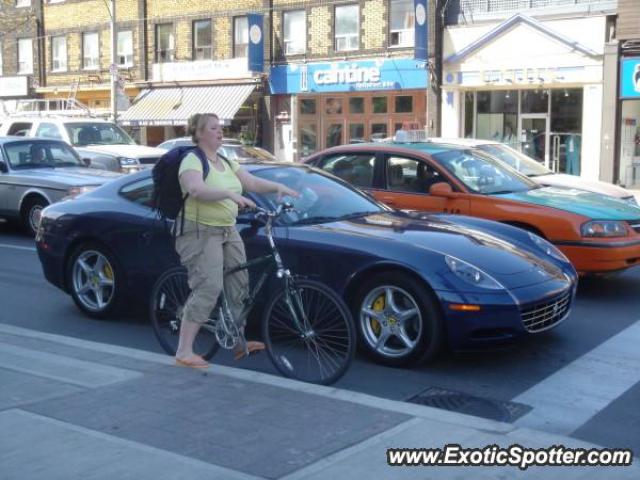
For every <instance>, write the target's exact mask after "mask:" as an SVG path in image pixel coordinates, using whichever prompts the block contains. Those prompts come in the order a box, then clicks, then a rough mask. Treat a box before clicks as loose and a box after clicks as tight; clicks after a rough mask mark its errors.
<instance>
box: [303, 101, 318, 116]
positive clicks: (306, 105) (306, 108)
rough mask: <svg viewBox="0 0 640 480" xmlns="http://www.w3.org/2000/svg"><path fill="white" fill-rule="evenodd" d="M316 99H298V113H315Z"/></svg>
mask: <svg viewBox="0 0 640 480" xmlns="http://www.w3.org/2000/svg"><path fill="white" fill-rule="evenodd" d="M315 114H316V100H315V99H314V98H303V99H301V100H300V115H315Z"/></svg>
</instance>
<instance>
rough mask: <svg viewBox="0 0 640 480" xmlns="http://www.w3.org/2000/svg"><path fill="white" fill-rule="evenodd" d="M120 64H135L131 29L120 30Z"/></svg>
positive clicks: (123, 65)
mask: <svg viewBox="0 0 640 480" xmlns="http://www.w3.org/2000/svg"><path fill="white" fill-rule="evenodd" d="M118 65H119V66H121V67H130V66H132V65H133V32H132V31H131V30H126V31H124V32H118Z"/></svg>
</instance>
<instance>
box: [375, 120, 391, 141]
mask: <svg viewBox="0 0 640 480" xmlns="http://www.w3.org/2000/svg"><path fill="white" fill-rule="evenodd" d="M387 136H388V134H387V124H386V123H372V124H371V140H382V139H383V138H386V137H387Z"/></svg>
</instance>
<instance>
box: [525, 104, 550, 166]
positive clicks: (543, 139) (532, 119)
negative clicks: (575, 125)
mask: <svg viewBox="0 0 640 480" xmlns="http://www.w3.org/2000/svg"><path fill="white" fill-rule="evenodd" d="M519 130H520V150H521V151H522V153H525V154H527V155H529V156H530V157H531V158H533V159H535V160H537V161H539V162H540V163H544V164H545V166H546V167H547V168H551V165H550V162H549V118H548V116H547V114H544V113H543V114H540V113H537V114H523V115H521V117H520V129H519Z"/></svg>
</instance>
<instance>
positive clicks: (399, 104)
mask: <svg viewBox="0 0 640 480" xmlns="http://www.w3.org/2000/svg"><path fill="white" fill-rule="evenodd" d="M411 112H413V97H412V96H409V95H402V96H398V97H396V113H411Z"/></svg>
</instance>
